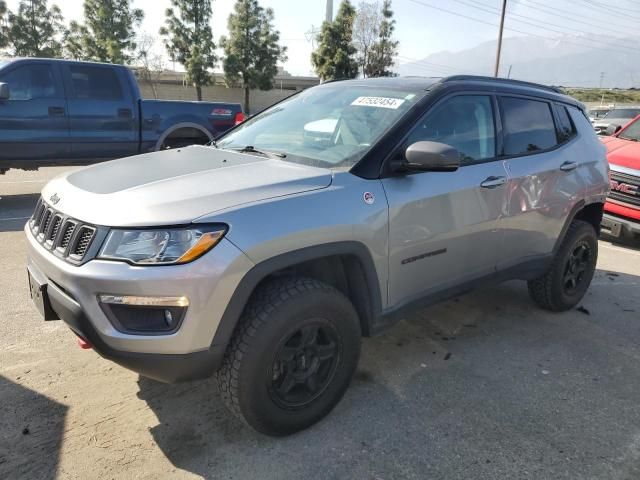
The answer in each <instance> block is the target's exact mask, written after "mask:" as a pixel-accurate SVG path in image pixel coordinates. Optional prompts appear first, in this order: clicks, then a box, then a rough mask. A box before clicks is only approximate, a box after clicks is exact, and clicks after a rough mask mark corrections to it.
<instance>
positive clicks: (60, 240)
mask: <svg viewBox="0 0 640 480" xmlns="http://www.w3.org/2000/svg"><path fill="white" fill-rule="evenodd" d="M29 229H30V230H31V234H32V235H33V237H34V238H35V239H36V240H37V241H38V243H41V244H42V245H43V246H44V248H46V249H47V250H49V251H50V252H51V253H53V254H54V255H56V256H57V257H60V258H63V259H64V260H66V261H68V262H70V263H74V264H80V263H83V262H84V261H88V260H89V259H90V258H88V256H87V254H88V252H89V250H90V248H91V245H92V244H93V242H94V240H95V238H96V236H97V234H98V230H99V229H98V227H96V226H94V225H89V224H86V223H83V222H80V221H78V220H76V219H74V218H71V217H68V216H66V215H64V214H63V213H62V212H59V211H57V210H56V209H55V208H53V207H51V206H50V205H48V204H47V203H46V202H45V201H44V200H43V199H42V198H40V199H39V200H38V203H37V204H36V208H35V210H34V212H33V216H32V217H31V219H30V220H29Z"/></svg>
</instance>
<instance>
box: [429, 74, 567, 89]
mask: <svg viewBox="0 0 640 480" xmlns="http://www.w3.org/2000/svg"><path fill="white" fill-rule="evenodd" d="M462 80H477V81H481V82H492V83H504V84H508V85H518V86H522V87H531V88H538V89H540V90H548V91H550V92H554V93H564V92H563V91H562V90H561V89H559V88H558V87H550V86H547V85H541V84H539V83H533V82H525V81H524V80H512V79H510V78H499V77H498V78H496V77H485V76H481V75H452V76H450V77H445V78H443V79H442V82H443V83H446V82H456V81H462Z"/></svg>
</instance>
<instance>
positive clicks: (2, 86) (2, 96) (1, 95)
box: [0, 83, 11, 100]
mask: <svg viewBox="0 0 640 480" xmlns="http://www.w3.org/2000/svg"><path fill="white" fill-rule="evenodd" d="M10 97H11V93H10V92H9V84H8V83H0V100H9V98H10Z"/></svg>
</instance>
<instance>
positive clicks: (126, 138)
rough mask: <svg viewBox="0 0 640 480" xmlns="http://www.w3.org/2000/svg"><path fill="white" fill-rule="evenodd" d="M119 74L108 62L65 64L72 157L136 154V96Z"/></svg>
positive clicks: (94, 157)
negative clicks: (106, 63)
mask: <svg viewBox="0 0 640 480" xmlns="http://www.w3.org/2000/svg"><path fill="white" fill-rule="evenodd" d="M121 73H122V72H121V71H120V70H119V69H116V68H113V67H111V66H109V65H86V64H73V63H71V64H68V65H65V67H64V77H65V84H66V85H67V90H68V91H69V95H68V97H69V99H68V104H69V126H70V133H71V153H72V155H73V158H77V159H99V158H116V157H125V156H128V155H134V154H136V153H138V137H139V131H138V129H139V125H138V122H139V120H138V113H137V109H138V106H137V99H134V98H132V97H131V88H127V87H128V84H127V83H126V79H125V78H122V77H123V75H121Z"/></svg>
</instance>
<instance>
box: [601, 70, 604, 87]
mask: <svg viewBox="0 0 640 480" xmlns="http://www.w3.org/2000/svg"><path fill="white" fill-rule="evenodd" d="M603 82H604V72H600V90H602V83H603Z"/></svg>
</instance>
